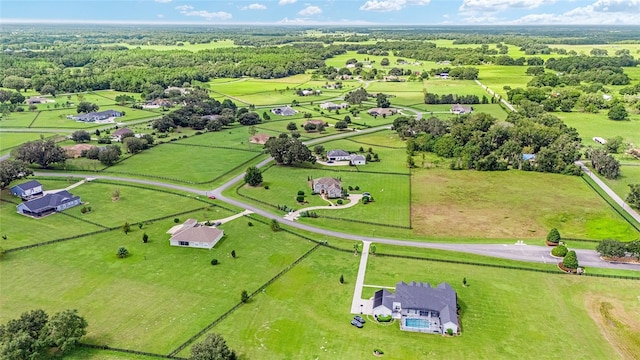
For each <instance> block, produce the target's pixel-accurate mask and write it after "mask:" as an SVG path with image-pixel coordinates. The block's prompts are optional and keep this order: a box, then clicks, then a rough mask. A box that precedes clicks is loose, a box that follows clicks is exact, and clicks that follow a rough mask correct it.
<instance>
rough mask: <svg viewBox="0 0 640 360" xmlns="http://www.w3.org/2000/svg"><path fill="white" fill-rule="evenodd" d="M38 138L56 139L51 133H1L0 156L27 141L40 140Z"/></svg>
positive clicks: (56, 136)
mask: <svg viewBox="0 0 640 360" xmlns="http://www.w3.org/2000/svg"><path fill="white" fill-rule="evenodd" d="M0 122H1V121H0ZM40 136H44V137H45V139H47V138H53V139H57V138H58V135H57V134H51V133H44V134H38V133H34V132H2V133H0V154H4V153H7V152H10V151H11V150H12V149H13V148H15V147H17V146H19V145H22V144H24V143H25V142H27V141H33V140H38V139H40Z"/></svg>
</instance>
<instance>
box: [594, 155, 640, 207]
mask: <svg viewBox="0 0 640 360" xmlns="http://www.w3.org/2000/svg"><path fill="white" fill-rule="evenodd" d="M631 164H635V165H622V166H620V177H619V178H618V179H615V180H611V179H607V178H605V177H604V176H601V177H600V179H602V181H604V182H605V183H606V184H607V185H609V187H610V188H611V189H612V190H613V191H615V192H616V194H618V196H620V197H621V198H622V199H623V200H624V199H626V197H627V195H628V194H629V185H631V184H640V166H638V164H637V162H634V163H631Z"/></svg>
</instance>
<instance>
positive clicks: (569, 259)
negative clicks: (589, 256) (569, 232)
mask: <svg viewBox="0 0 640 360" xmlns="http://www.w3.org/2000/svg"><path fill="white" fill-rule="evenodd" d="M562 265H563V266H564V267H566V268H567V269H571V270H575V269H577V268H578V266H579V264H578V256H577V255H576V252H575V251H573V250H571V251H569V252H567V255H566V256H565V257H564V259H563V260H562Z"/></svg>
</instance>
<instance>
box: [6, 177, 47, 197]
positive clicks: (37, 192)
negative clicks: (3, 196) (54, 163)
mask: <svg viewBox="0 0 640 360" xmlns="http://www.w3.org/2000/svg"><path fill="white" fill-rule="evenodd" d="M42 192H43V189H42V184H40V182H39V181H37V180H30V181H27V182H24V183H22V184H18V185H16V186H14V187H12V188H11V195H14V196H20V197H21V198H22V200H28V199H31V198H34V197H38V196H42Z"/></svg>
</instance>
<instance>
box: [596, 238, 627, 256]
mask: <svg viewBox="0 0 640 360" xmlns="http://www.w3.org/2000/svg"><path fill="white" fill-rule="evenodd" d="M596 251H597V252H598V253H600V255H601V256H605V257H614V258H621V257H624V256H626V255H627V246H626V244H624V243H622V242H621V241H619V240H602V241H600V242H599V243H598V246H597V247H596Z"/></svg>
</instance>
